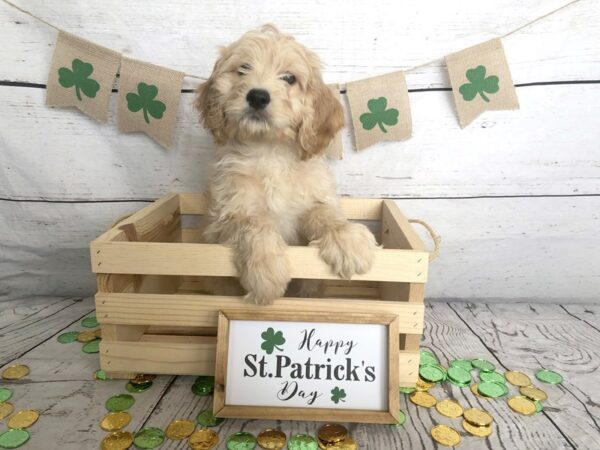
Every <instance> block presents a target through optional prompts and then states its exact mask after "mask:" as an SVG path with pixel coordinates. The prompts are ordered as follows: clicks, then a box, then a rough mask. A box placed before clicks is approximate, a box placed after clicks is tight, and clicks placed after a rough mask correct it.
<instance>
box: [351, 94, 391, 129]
mask: <svg viewBox="0 0 600 450" xmlns="http://www.w3.org/2000/svg"><path fill="white" fill-rule="evenodd" d="M367 107H368V108H369V111H371V112H368V113H364V114H361V116H360V121H361V123H362V126H363V128H364V129H365V130H371V129H373V128H374V127H375V125H379V129H380V130H381V131H383V132H384V133H387V130H386V129H385V127H384V126H383V125H384V124H385V125H396V124H397V123H398V114H399V112H398V110H397V109H395V108H390V109H386V108H387V98H385V97H379V98H372V99H371V100H369V101H368V102H367Z"/></svg>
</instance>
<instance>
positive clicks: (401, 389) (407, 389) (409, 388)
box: [400, 387, 417, 394]
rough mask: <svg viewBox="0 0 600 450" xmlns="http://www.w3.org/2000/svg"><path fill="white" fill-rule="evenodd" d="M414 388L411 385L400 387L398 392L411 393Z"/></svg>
mask: <svg viewBox="0 0 600 450" xmlns="http://www.w3.org/2000/svg"><path fill="white" fill-rule="evenodd" d="M416 390H417V389H416V388H413V387H400V393H401V394H412V393H413V392H415V391H416Z"/></svg>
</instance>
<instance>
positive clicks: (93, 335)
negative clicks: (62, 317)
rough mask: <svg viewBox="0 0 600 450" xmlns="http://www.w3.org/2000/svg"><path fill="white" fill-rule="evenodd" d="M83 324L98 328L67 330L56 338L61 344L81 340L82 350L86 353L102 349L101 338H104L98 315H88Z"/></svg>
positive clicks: (82, 321)
mask: <svg viewBox="0 0 600 450" xmlns="http://www.w3.org/2000/svg"><path fill="white" fill-rule="evenodd" d="M81 326H82V327H84V328H96V329H95V330H86V331H66V332H64V333H62V334H60V335H59V336H58V337H57V338H56V340H57V341H58V342H60V343H61V344H70V343H72V342H80V343H81V344H83V345H82V347H81V351H83V352H84V353H98V352H99V351H100V340H101V339H102V329H100V328H97V327H98V321H97V320H96V316H93V315H92V316H88V317H85V318H84V319H82V320H81Z"/></svg>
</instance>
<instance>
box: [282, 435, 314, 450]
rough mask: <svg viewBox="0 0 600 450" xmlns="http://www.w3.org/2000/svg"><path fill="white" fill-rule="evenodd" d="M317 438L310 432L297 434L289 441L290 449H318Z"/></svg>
mask: <svg viewBox="0 0 600 450" xmlns="http://www.w3.org/2000/svg"><path fill="white" fill-rule="evenodd" d="M318 448H319V444H317V440H316V439H315V438H314V437H312V436H309V435H308V434H295V435H294V436H292V437H291V438H290V440H289V441H288V450H317V449H318Z"/></svg>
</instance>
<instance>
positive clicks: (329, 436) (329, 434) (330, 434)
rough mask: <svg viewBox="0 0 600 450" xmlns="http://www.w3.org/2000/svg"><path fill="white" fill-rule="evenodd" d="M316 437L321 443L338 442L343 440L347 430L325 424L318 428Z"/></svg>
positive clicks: (339, 426)
mask: <svg viewBox="0 0 600 450" xmlns="http://www.w3.org/2000/svg"><path fill="white" fill-rule="evenodd" d="M317 436H318V437H319V439H321V440H322V441H323V442H327V443H332V442H338V441H342V440H344V439H345V438H346V436H348V430H347V429H346V427H344V426H342V425H338V424H335V423H327V424H325V425H323V426H321V428H319V431H318V432H317Z"/></svg>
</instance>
